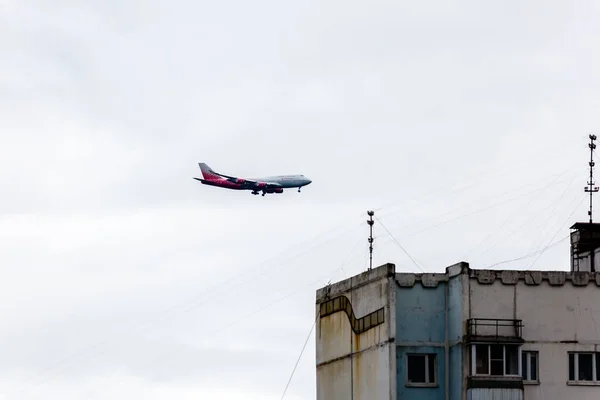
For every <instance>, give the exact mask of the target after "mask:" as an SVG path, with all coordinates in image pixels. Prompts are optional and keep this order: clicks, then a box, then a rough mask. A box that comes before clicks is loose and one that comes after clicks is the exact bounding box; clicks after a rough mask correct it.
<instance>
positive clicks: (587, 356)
mask: <svg viewBox="0 0 600 400" xmlns="http://www.w3.org/2000/svg"><path fill="white" fill-rule="evenodd" d="M569 381H570V382H593V383H597V384H600V353H592V352H580V353H569Z"/></svg>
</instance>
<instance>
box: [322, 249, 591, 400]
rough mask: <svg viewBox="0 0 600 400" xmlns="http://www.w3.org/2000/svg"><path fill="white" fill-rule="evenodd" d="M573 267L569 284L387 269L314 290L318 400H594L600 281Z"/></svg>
mask: <svg viewBox="0 0 600 400" xmlns="http://www.w3.org/2000/svg"><path fill="white" fill-rule="evenodd" d="M586 251H587V250H586ZM588 254H589V253H588ZM592 254H593V252H592ZM576 258H577V257H574V258H573V259H576ZM581 259H582V258H581V257H579V261H578V264H577V265H579V266H580V268H579V270H578V271H577V270H576V271H571V272H566V271H514V270H474V269H471V268H470V267H469V265H468V264H467V263H459V264H456V265H453V266H450V267H448V268H446V271H445V273H428V274H412V273H396V272H395V267H394V265H393V264H385V265H382V266H380V267H378V268H374V269H372V270H370V271H366V272H364V273H362V274H359V275H357V276H354V277H352V278H349V279H346V280H344V281H341V282H337V283H335V284H331V285H329V286H327V287H324V288H321V289H319V290H318V291H317V296H316V297H317V299H316V300H317V301H316V313H317V317H318V318H317V326H316V331H315V332H316V363H317V365H316V369H317V399H318V400H334V399H340V400H341V399H344V400H346V399H352V400H359V399H360V400H367V399H368V400H384V399H385V400H392V399H393V400H396V399H397V400H400V399H421V400H434V399H435V400H483V399H486V400H487V399H490V400H491V399H495V400H505V399H507V400H508V399H511V400H512V399H515V400H521V399H526V400H542V399H544V400H547V399H561V400H562V399H570V398H572V399H578V400H592V399H594V400H597V399H600V273H596V272H592V271H594V270H592V271H589V270H588V271H585V270H582V268H581V266H582V265H590V263H589V262H587V264H585V260H583V261H581ZM593 264H594V263H593V262H592V263H591V265H593Z"/></svg>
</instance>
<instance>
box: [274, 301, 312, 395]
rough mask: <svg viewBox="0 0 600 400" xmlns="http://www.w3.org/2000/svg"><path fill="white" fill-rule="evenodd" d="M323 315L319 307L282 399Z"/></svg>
mask: <svg viewBox="0 0 600 400" xmlns="http://www.w3.org/2000/svg"><path fill="white" fill-rule="evenodd" d="M320 315H321V307H319V311H318V312H317V318H315V322H313V325H312V327H311V328H310V332H308V336H307V337H306V341H305V342H304V346H302V350H301V351H300V355H299V356H298V359H297V360H296V365H294V369H293V370H292V374H291V375H290V379H288V382H287V384H286V385H285V389H284V391H283V394H282V395H281V400H283V398H284V397H285V394H286V392H287V390H288V388H289V387H290V383H291V382H292V378H293V377H294V373H295V372H296V368H298V363H299V362H300V359H301V358H302V354H304V349H306V345H307V344H308V340H309V339H310V337H311V335H312V332H313V329H315V325H316V324H317V320H318V319H319V316H320Z"/></svg>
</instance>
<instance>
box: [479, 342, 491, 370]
mask: <svg viewBox="0 0 600 400" xmlns="http://www.w3.org/2000/svg"><path fill="white" fill-rule="evenodd" d="M475 352H476V355H475V356H476V357H475V363H476V364H477V365H476V370H475V373H476V374H477V375H489V372H488V371H489V367H490V366H489V347H488V345H487V344H478V345H475Z"/></svg>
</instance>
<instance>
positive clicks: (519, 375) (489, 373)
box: [470, 342, 522, 379]
mask: <svg viewBox="0 0 600 400" xmlns="http://www.w3.org/2000/svg"><path fill="white" fill-rule="evenodd" d="M477 346H486V347H487V353H488V354H487V360H488V366H487V374H478V373H477ZM492 346H501V347H502V368H503V373H502V375H492V357H491V352H492ZM506 346H511V347H516V348H517V373H516V374H507V373H506V369H507V368H506V366H507V362H506ZM521 347H522V346H521V345H520V344H517V343H489V342H488V343H473V344H472V345H471V368H470V372H471V376H474V377H486V378H494V379H499V378H522V371H521V365H522V364H521V362H522V361H521Z"/></svg>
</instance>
